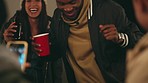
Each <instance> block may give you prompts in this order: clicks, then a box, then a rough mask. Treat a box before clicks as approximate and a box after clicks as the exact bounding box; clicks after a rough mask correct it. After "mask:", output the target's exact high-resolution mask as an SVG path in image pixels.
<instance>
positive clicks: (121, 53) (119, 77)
mask: <svg viewBox="0 0 148 83" xmlns="http://www.w3.org/2000/svg"><path fill="white" fill-rule="evenodd" d="M93 2H94V3H93V16H92V17H91V19H89V20H88V26H89V32H90V39H91V44H92V48H93V51H94V53H95V55H96V57H95V60H96V62H97V64H98V66H99V68H100V70H101V72H102V74H103V77H104V79H105V81H106V83H119V82H124V77H125V58H126V51H127V49H129V48H132V47H133V46H134V45H135V44H136V42H137V41H138V40H139V38H140V37H141V36H142V33H141V32H140V31H139V29H138V27H137V26H136V25H135V24H133V23H131V22H130V21H129V20H128V18H127V17H126V15H125V13H124V9H123V8H122V7H121V6H119V5H118V4H116V3H114V2H112V1H109V0H104V1H103V0H102V1H101V0H100V1H99V0H98V1H97V0H93ZM100 24H115V26H116V28H117V30H118V32H119V33H125V34H127V35H128V38H129V44H128V46H126V47H125V48H123V47H121V46H120V45H119V44H116V43H113V42H111V41H107V40H105V39H104V37H103V35H102V34H101V33H100V31H99V25H100ZM69 28H70V27H69V25H68V24H66V23H65V22H64V21H63V20H62V18H61V11H60V10H59V9H56V10H55V12H54V15H53V22H52V23H51V30H52V33H53V34H55V37H54V38H55V39H52V40H53V41H52V42H54V46H53V49H52V50H53V51H54V52H53V53H54V55H56V56H58V57H62V58H63V61H64V64H65V69H66V73H67V78H68V81H69V83H76V80H75V76H74V72H73V69H72V67H71V66H70V64H69V63H68V60H67V57H66V51H67V49H68V48H67V47H68V34H69Z"/></svg>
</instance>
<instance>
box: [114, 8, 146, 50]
mask: <svg viewBox="0 0 148 83" xmlns="http://www.w3.org/2000/svg"><path fill="white" fill-rule="evenodd" d="M116 9H117V11H118V12H119V13H118V15H117V16H116V17H117V18H116V19H117V20H116V24H117V29H118V32H119V33H122V34H123V37H124V42H123V43H122V44H121V46H122V47H129V48H133V47H134V45H135V44H136V43H137V41H138V40H139V39H140V38H141V37H142V36H143V33H142V32H141V31H140V30H139V28H138V27H137V25H136V24H134V23H133V22H131V21H129V19H128V18H127V16H126V14H125V11H124V9H123V8H122V7H121V6H119V7H118V8H116Z"/></svg>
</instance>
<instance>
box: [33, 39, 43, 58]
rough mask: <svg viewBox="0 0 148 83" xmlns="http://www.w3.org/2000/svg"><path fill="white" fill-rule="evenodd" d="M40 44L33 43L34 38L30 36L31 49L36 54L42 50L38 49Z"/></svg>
mask: <svg viewBox="0 0 148 83" xmlns="http://www.w3.org/2000/svg"><path fill="white" fill-rule="evenodd" d="M40 46H41V45H40V44H37V43H35V42H34V38H32V49H33V51H34V52H35V53H36V54H37V55H39V53H40V52H42V50H41V49H39V47H40Z"/></svg>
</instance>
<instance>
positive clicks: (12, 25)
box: [8, 22, 17, 29]
mask: <svg viewBox="0 0 148 83" xmlns="http://www.w3.org/2000/svg"><path fill="white" fill-rule="evenodd" d="M15 24H16V23H15V22H12V23H11V24H10V25H9V28H8V29H10V28H16V27H17V25H15Z"/></svg>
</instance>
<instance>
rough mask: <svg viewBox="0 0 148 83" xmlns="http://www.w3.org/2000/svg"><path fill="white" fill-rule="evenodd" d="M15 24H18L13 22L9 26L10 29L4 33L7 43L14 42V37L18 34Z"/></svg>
mask: <svg viewBox="0 0 148 83" xmlns="http://www.w3.org/2000/svg"><path fill="white" fill-rule="evenodd" d="M15 24H16V23H15V22H12V23H11V24H10V25H9V27H8V28H7V29H6V30H5V31H4V33H3V36H4V40H5V41H6V42H8V41H12V40H14V38H13V36H14V33H15V32H16V29H15V28H17V25H15Z"/></svg>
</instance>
